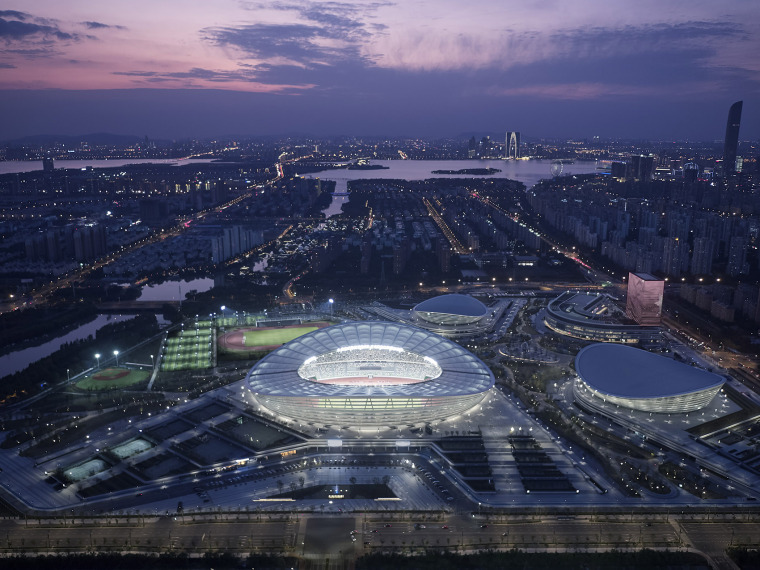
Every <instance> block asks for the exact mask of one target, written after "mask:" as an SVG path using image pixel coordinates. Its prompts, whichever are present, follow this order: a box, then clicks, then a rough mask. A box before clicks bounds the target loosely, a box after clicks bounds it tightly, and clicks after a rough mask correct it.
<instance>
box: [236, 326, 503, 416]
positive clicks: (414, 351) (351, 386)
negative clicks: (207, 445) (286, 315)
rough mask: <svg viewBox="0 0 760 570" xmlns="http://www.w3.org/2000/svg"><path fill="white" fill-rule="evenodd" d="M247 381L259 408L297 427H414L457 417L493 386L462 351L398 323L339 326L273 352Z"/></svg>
mask: <svg viewBox="0 0 760 570" xmlns="http://www.w3.org/2000/svg"><path fill="white" fill-rule="evenodd" d="M246 382H247V384H248V387H249V388H250V390H251V392H252V393H253V395H254V397H255V399H256V401H257V402H259V403H260V404H261V405H262V406H263V407H265V408H267V409H269V410H271V411H272V412H274V413H276V414H279V415H282V416H285V417H289V418H293V419H297V420H299V421H307V422H318V423H324V424H333V423H337V424H340V425H346V424H350V425H390V424H399V423H400V424H412V423H418V422H428V421H433V420H440V419H444V418H448V417H451V416H455V415H457V414H461V413H462V412H465V411H467V410H469V409H470V408H472V407H473V406H475V405H476V404H478V403H479V402H480V401H481V400H482V399H483V398H484V397H485V395H486V392H487V391H488V390H489V389H490V388H492V387H493V385H494V378H493V374H491V371H490V370H489V369H488V367H487V366H486V365H485V364H483V362H481V361H480V360H479V359H478V358H476V357H475V356H474V355H473V354H471V353H470V352H468V351H467V350H465V349H463V348H462V347H461V346H459V345H457V344H455V343H453V342H451V341H449V340H446V339H445V338H442V337H440V336H438V335H435V334H432V333H430V332H427V331H423V330H420V329H417V328H413V327H409V326H405V325H401V324H398V323H385V322H362V323H349V324H343V325H336V326H332V327H327V328H324V329H320V330H318V331H315V332H312V333H309V334H306V335H304V336H301V337H299V338H297V339H295V340H293V341H291V342H289V343H288V344H286V345H284V346H282V347H280V348H278V349H277V350H275V351H273V352H271V353H270V354H268V355H267V356H266V357H264V358H263V359H262V360H260V361H259V362H258V363H257V364H256V366H254V367H253V369H251V371H250V372H249V373H248V376H247V378H246Z"/></svg>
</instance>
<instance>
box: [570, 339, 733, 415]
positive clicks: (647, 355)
mask: <svg viewBox="0 0 760 570" xmlns="http://www.w3.org/2000/svg"><path fill="white" fill-rule="evenodd" d="M575 370H576V372H577V373H578V376H579V378H578V380H576V382H575V383H574V385H573V392H574V396H575V399H576V401H578V403H579V404H581V405H582V406H584V407H586V408H589V409H591V410H592V411H602V412H603V413H605V414H606V412H605V411H603V410H602V409H601V407H600V403H611V404H614V405H616V406H620V407H622V408H628V409H632V410H639V411H644V412H655V413H660V414H662V413H688V412H693V411H696V410H699V409H701V408H703V407H705V406H707V405H708V404H709V403H710V402H711V401H712V399H713V398H714V397H715V395H716V394H717V393H718V392H719V391H720V389H721V387H722V386H723V384H724V382H725V378H723V377H722V376H719V375H717V374H713V373H712V372H707V371H706V370H702V369H700V368H694V367H693V366H689V365H687V364H683V363H681V362H677V361H675V360H673V359H671V358H666V357H664V356H659V355H657V354H653V353H651V352H647V351H645V350H641V349H638V348H633V347H630V346H623V345H620V344H605V343H599V344H592V345H590V346H587V347H586V348H584V349H583V350H581V351H580V352H579V353H578V355H577V356H576V358H575Z"/></svg>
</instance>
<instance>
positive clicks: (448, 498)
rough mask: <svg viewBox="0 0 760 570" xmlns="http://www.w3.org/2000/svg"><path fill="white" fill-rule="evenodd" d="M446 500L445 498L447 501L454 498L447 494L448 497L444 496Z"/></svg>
mask: <svg viewBox="0 0 760 570" xmlns="http://www.w3.org/2000/svg"><path fill="white" fill-rule="evenodd" d="M446 500H447V501H453V500H454V497H451V496H449V497H446Z"/></svg>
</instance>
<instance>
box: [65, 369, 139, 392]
mask: <svg viewBox="0 0 760 570" xmlns="http://www.w3.org/2000/svg"><path fill="white" fill-rule="evenodd" d="M149 376H150V372H148V371H147V370H131V369H129V368H104V369H103V370H98V371H97V372H94V373H93V374H90V375H88V376H85V377H84V378H82V379H81V380H80V381H79V382H77V383H76V384H75V386H76V387H77V388H79V389H80V390H114V389H117V388H126V387H127V386H132V385H134V384H139V383H140V382H142V381H143V380H146V379H147V378H148V377H149Z"/></svg>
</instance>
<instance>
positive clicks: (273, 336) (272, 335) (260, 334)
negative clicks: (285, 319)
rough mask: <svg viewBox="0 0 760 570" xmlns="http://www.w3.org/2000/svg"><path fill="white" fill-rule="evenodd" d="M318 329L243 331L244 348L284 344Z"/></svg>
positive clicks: (296, 328)
mask: <svg viewBox="0 0 760 570" xmlns="http://www.w3.org/2000/svg"><path fill="white" fill-rule="evenodd" d="M318 329H319V327H308V326H306V327H294V328H287V329H264V330H260V331H245V332H244V333H243V336H244V337H245V346H246V347H256V346H272V345H280V344H285V343H286V342H290V341H291V340H293V339H294V338H298V337H299V336H302V335H305V334H307V333H310V332H313V331H315V330H318Z"/></svg>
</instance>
